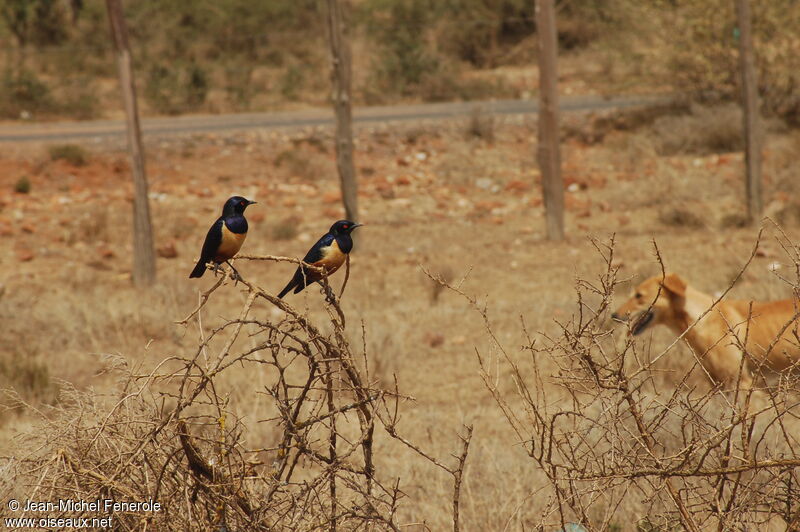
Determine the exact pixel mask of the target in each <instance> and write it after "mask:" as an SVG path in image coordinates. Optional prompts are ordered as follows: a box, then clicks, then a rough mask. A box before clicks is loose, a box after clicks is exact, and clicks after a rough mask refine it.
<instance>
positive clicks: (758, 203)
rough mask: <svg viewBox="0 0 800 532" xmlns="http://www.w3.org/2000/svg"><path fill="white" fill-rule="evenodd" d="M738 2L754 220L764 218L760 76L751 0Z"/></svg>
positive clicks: (750, 207) (749, 210) (750, 208)
mask: <svg viewBox="0 0 800 532" xmlns="http://www.w3.org/2000/svg"><path fill="white" fill-rule="evenodd" d="M735 1H736V18H737V21H738V25H739V69H740V70H741V75H742V91H741V93H742V107H743V108H744V113H743V122H744V123H743V128H744V138H745V156H744V160H745V165H746V174H745V187H746V190H747V214H748V215H749V217H750V219H751V220H757V219H758V218H760V217H761V213H762V211H763V208H764V202H763V198H762V194H761V145H762V143H763V141H764V140H763V133H762V130H761V119H760V115H759V105H758V77H757V75H756V67H755V54H754V52H753V26H752V22H751V17H750V1H749V0H735Z"/></svg>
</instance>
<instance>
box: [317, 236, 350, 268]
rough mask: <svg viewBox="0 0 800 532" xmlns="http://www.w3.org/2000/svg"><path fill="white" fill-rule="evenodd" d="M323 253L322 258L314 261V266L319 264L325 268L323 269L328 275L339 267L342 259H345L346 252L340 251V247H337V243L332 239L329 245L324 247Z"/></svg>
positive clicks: (342, 262)
mask: <svg viewBox="0 0 800 532" xmlns="http://www.w3.org/2000/svg"><path fill="white" fill-rule="evenodd" d="M323 253H324V255H323V256H322V259H320V260H318V261H317V262H315V263H314V266H321V267H323V268H325V271H327V272H328V275H330V274H332V273H333V272H335V271H336V270H338V269H339V268H341V266H342V264H344V261H345V260H346V259H347V253H344V252H342V250H341V248H339V243H338V242H337V241H336V240H334V241H333V242H332V243H331V245H330V246H328V247H327V248H325V250H324V252H323Z"/></svg>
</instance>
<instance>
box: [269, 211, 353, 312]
mask: <svg viewBox="0 0 800 532" xmlns="http://www.w3.org/2000/svg"><path fill="white" fill-rule="evenodd" d="M356 227H361V224H357V223H354V222H351V221H350V220H339V221H338V222H336V223H335V224H333V225H332V226H331V229H330V231H328V233H327V234H326V235H325V236H323V237H322V238H320V239H319V240H317V243H316V244H314V245H313V246H311V249H309V250H308V253H306V256H305V257H303V262H305V263H306V264H311V265H312V266H317V267H320V268H322V269H323V270H324V272H325V273H322V272H320V271H314V270H311V269H309V268H307V267H305V266H302V265H301V266H298V268H297V271H296V272H294V277H292V280H291V281H289V284H287V285H286V287H285V288H284V289H283V290H281V293H280V294H278V297H283V296H285V295H286V294H288V293H289V290H292V289H294V293H295V294H297V293H298V292H300V291H302V290H303V289H304V288H305V287H306V286H308V285H310V284H311V283H316V282H317V281H319V280H320V279H322V277H323V276H324V275H331V274H332V273H333V272H335V271H336V270H338V269H339V268H340V267H341V266H342V264H344V261H345V260H346V259H347V254H348V253H350V250H352V249H353V239H352V238H351V237H350V233H351V232H353V229H355V228H356ZM328 296H329V297H330V293H329V294H328Z"/></svg>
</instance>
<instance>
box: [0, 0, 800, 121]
mask: <svg viewBox="0 0 800 532" xmlns="http://www.w3.org/2000/svg"><path fill="white" fill-rule="evenodd" d="M558 4H559V5H558V39H559V46H560V50H561V54H562V57H565V56H566V57H568V56H569V55H570V54H573V55H575V54H581V53H586V54H589V55H587V59H586V61H585V64H584V65H583V66H581V67H579V70H578V72H577V73H575V74H574V75H572V74H571V75H572V77H573V78H574V77H575V75H577V76H578V77H579V78H581V79H583V80H584V82H585V84H586V86H587V87H588V90H606V91H608V90H613V91H614V92H624V91H626V90H630V89H632V88H635V89H637V90H638V91H641V90H650V91H670V90H674V91H680V92H683V93H686V94H689V95H690V96H691V97H692V99H693V100H695V101H700V102H709V101H710V102H731V101H735V99H736V94H737V90H738V89H737V87H738V78H737V58H738V51H737V40H736V39H737V37H736V36H737V35H738V33H737V30H736V23H735V14H734V10H733V2H732V1H731V0H657V1H654V2H638V1H636V0H571V1H561V2H559V3H558ZM350 6H351V9H350V13H349V16H348V17H347V25H348V29H349V34H350V36H351V38H352V41H353V57H354V62H353V67H354V81H353V88H354V98H355V101H356V102H357V103H390V102H394V101H397V100H399V99H413V100H426V101H437V100H453V99H480V98H497V97H519V96H521V95H522V94H523V93H530V92H531V91H532V90H535V87H531V86H530V84H529V83H527V82H526V81H524V80H522V81H520V80H519V79H513V77H512V78H509V77H508V76H507V74H504V73H502V72H488V71H489V70H492V69H498V68H500V67H520V66H525V67H531V66H532V65H534V63H535V59H536V58H535V53H536V42H535V31H536V24H535V21H534V13H533V6H532V4H531V2H529V1H527V0H497V1H491V2H490V1H489V0H441V1H440V0H354V1H352V2H351V4H350ZM125 8H126V18H127V22H128V26H129V28H130V34H131V46H132V49H133V54H134V60H135V67H136V78H137V83H138V84H139V86H140V94H141V95H142V103H143V105H142V107H143V109H144V111H145V113H153V112H155V113H159V114H178V113H183V112H198V111H205V112H209V111H210V112H219V111H241V110H250V109H268V108H273V107H276V106H280V105H282V104H284V103H286V102H293V101H299V102H304V103H310V104H315V105H320V104H324V103H325V102H326V101H327V98H328V95H329V79H328V75H329V57H328V49H327V43H326V39H325V34H326V22H325V5H324V3H323V2H318V1H315V0H273V1H270V2H252V1H251V0H196V1H193V2H162V1H159V0H138V1H136V2H128V3H126V4H125ZM753 18H754V29H755V39H756V53H757V60H758V67H759V74H760V81H759V83H760V86H761V95H762V102H763V107H764V110H765V111H766V112H767V113H768V114H770V115H772V116H777V117H780V118H782V119H784V120H785V121H786V122H787V123H789V124H790V125H800V55H798V54H797V53H795V50H796V46H795V43H797V42H798V39H800V5H798V4H797V2H795V1H794V0H774V1H771V2H754V3H753ZM107 25H108V21H107V17H106V13H105V4H104V2H103V0H82V1H73V2H62V1H58V0H0V44H2V45H3V47H4V49H5V50H6V53H5V69H4V71H3V73H2V77H0V102H2V103H0V116H1V117H5V118H20V117H34V118H39V117H49V116H70V117H77V118H90V117H93V116H97V115H98V114H100V113H101V112H103V111H105V110H107V109H109V108H114V107H115V106H117V105H118V94H117V90H116V87H115V86H114V84H113V83H106V82H107V81H111V80H114V78H115V76H116V67H115V64H114V56H113V53H112V50H111V45H110V40H109V36H108V27H107ZM581 69H583V71H581ZM477 70H480V71H483V72H481V73H480V75H476V71H477ZM101 82H102V92H101V89H100V88H99V85H101Z"/></svg>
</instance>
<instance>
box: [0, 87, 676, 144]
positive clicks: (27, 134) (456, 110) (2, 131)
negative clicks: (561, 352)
mask: <svg viewBox="0 0 800 532" xmlns="http://www.w3.org/2000/svg"><path fill="white" fill-rule="evenodd" d="M664 100H665V97H663V96H640V97H631V96H626V97H616V98H602V97H599V96H586V97H579V98H578V97H576V98H562V100H561V109H562V110H563V111H565V112H571V111H592V110H603V109H614V108H624V107H635V106H640V105H647V104H653V103H658V102H662V101H664ZM476 106H480V107H482V108H483V109H484V110H485V111H486V112H491V113H493V114H496V115H516V114H536V113H537V112H538V105H537V103H536V102H534V101H527V100H497V101H485V102H456V103H429V104H417V105H393V106H381V107H359V108H356V109H354V111H353V119H354V122H355V124H357V125H358V124H376V123H386V122H402V121H415V120H417V121H418V120H436V119H452V118H458V117H463V116H466V115H468V114H469V113H471V112H472V110H473V109H474V108H475V107H476ZM332 124H333V112H332V111H331V110H328V109H315V110H308V111H287V112H274V113H240V114H225V115H192V116H179V117H166V118H146V119H144V120H143V121H142V128H143V132H144V135H174V134H185V133H209V132H214V131H242V130H252V129H291V128H298V127H313V126H329V125H332ZM124 134H125V124H124V122H122V121H120V120H96V121H87V122H49V123H38V124H35V123H34V124H8V125H0V142H41V141H71V140H80V139H86V138H96V137H100V138H102V137H115V136H119V137H122V136H123V135H124Z"/></svg>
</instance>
